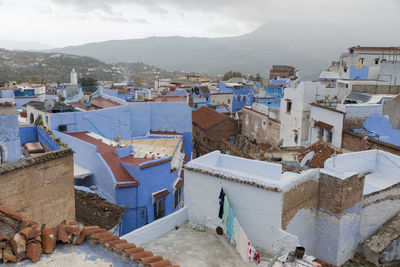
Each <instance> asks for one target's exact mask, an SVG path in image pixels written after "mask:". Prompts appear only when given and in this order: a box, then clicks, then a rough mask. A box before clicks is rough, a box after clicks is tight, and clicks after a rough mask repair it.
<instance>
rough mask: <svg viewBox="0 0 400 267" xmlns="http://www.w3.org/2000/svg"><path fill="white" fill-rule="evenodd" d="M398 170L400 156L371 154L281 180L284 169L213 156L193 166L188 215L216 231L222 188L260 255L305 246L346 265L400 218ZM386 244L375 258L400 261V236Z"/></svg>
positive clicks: (335, 160) (189, 171) (357, 154)
mask: <svg viewBox="0 0 400 267" xmlns="http://www.w3.org/2000/svg"><path fill="white" fill-rule="evenodd" d="M399 164H400V157H399V156H396V155H393V154H390V153H388V152H383V151H378V150H369V151H363V152H355V153H346V154H340V155H338V156H335V157H333V158H331V159H328V160H327V161H326V162H325V165H324V168H323V169H309V170H307V171H305V172H302V173H301V174H297V173H289V172H285V173H283V174H282V169H281V168H282V166H281V165H279V164H274V163H268V162H263V161H256V160H249V159H244V158H239V157H233V156H229V155H223V154H221V153H220V152H219V151H214V152H211V153H209V154H207V155H205V156H202V157H199V158H197V159H195V160H192V161H190V162H189V163H188V164H186V166H185V186H184V195H185V208H186V209H187V210H188V218H189V223H190V224H191V225H193V226H197V227H199V226H202V227H203V228H204V227H206V228H211V229H216V227H218V226H221V224H223V223H222V221H221V217H219V210H220V205H219V203H220V202H219V198H220V192H221V189H223V191H224V193H225V196H227V197H228V199H229V203H230V208H231V209H232V210H233V212H234V214H235V216H236V218H237V220H238V223H239V224H240V226H241V227H242V228H243V230H244V232H245V233H246V235H247V237H248V239H249V240H250V241H251V242H252V243H253V244H254V247H255V248H256V249H257V250H261V251H266V252H270V253H276V252H277V251H278V250H280V249H281V248H284V249H293V247H295V246H297V245H300V246H303V247H305V249H306V253H307V254H309V255H313V256H315V257H318V258H320V259H322V260H324V261H327V262H329V263H331V264H334V265H337V266H340V265H342V264H343V263H345V262H346V261H347V260H348V259H350V258H351V257H353V255H354V253H355V252H356V251H357V249H358V248H359V247H360V245H362V244H363V242H364V241H365V240H367V239H369V238H370V237H371V235H373V234H374V233H375V232H376V231H377V230H379V229H381V228H384V227H385V225H384V224H385V223H386V222H387V221H388V220H391V218H393V216H395V215H396V214H397V213H398V212H400V199H399V196H400V178H399ZM379 238H383V239H378V240H376V242H375V243H377V242H378V243H382V245H381V246H380V247H382V250H381V251H379V252H377V253H373V254H374V255H375V254H379V256H380V257H381V258H380V259H381V260H382V262H384V263H390V262H393V261H395V260H396V259H398V258H400V253H399V250H398V247H399V245H398V241H397V240H399V238H400V236H399V235H395V234H393V235H392V236H390V237H388V236H386V237H385V236H383V237H379ZM383 243H384V244H383ZM364 247H365V246H364ZM363 252H364V253H366V254H367V257H368V252H369V251H363Z"/></svg>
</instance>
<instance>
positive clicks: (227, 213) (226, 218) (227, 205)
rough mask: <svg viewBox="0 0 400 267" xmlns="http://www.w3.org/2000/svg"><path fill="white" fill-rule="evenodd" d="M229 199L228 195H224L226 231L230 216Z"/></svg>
mask: <svg viewBox="0 0 400 267" xmlns="http://www.w3.org/2000/svg"><path fill="white" fill-rule="evenodd" d="M229 208H230V205H229V201H228V198H227V197H226V195H225V196H224V214H223V215H222V224H223V225H224V231H225V233H226V231H227V230H228V217H229Z"/></svg>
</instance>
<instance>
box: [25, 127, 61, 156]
mask: <svg viewBox="0 0 400 267" xmlns="http://www.w3.org/2000/svg"><path fill="white" fill-rule="evenodd" d="M19 134H20V140H21V144H22V145H23V144H25V143H30V142H40V143H41V144H42V145H45V146H47V147H48V148H49V149H50V150H51V151H54V150H59V149H61V147H60V146H59V145H58V144H57V143H56V142H55V141H54V140H53V139H52V138H51V137H50V136H49V135H48V134H47V133H46V132H45V131H44V130H43V129H42V128H40V127H39V126H25V127H20V128H19Z"/></svg>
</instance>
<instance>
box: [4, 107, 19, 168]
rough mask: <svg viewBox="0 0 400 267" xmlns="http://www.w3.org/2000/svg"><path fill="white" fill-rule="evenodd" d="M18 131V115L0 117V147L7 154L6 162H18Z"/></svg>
mask: <svg viewBox="0 0 400 267" xmlns="http://www.w3.org/2000/svg"><path fill="white" fill-rule="evenodd" d="M19 136H20V135H19V129H18V115H0V145H1V146H2V147H3V149H4V150H5V151H4V152H3V153H5V154H7V156H6V161H13V162H14V161H19V160H20V158H21V141H20V137H19Z"/></svg>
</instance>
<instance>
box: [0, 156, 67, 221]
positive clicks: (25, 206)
mask: <svg viewBox="0 0 400 267" xmlns="http://www.w3.org/2000/svg"><path fill="white" fill-rule="evenodd" d="M44 196H45V197H44ZM0 203H2V204H4V205H7V206H8V207H10V208H12V209H14V210H16V211H17V212H21V213H22V214H23V215H24V216H26V217H27V218H29V219H31V220H35V221H41V222H43V223H46V224H47V225H48V226H50V227H52V226H56V225H58V224H59V223H60V222H62V221H63V220H68V221H71V220H74V219H75V191H74V174H73V152H72V150H71V149H61V150H58V151H53V152H48V153H45V154H43V155H41V156H38V157H35V158H26V159H22V160H20V161H18V162H8V163H4V164H1V165H0Z"/></svg>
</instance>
